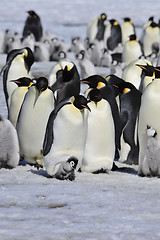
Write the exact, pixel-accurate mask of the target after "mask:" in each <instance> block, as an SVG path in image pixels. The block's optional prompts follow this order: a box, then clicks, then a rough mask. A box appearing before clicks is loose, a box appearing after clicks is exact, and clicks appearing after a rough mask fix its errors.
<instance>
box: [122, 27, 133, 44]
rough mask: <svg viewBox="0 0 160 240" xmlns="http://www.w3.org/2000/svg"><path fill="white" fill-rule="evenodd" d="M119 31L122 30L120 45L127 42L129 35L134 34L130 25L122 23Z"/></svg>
mask: <svg viewBox="0 0 160 240" xmlns="http://www.w3.org/2000/svg"><path fill="white" fill-rule="evenodd" d="M121 30H122V44H123V45H124V43H125V42H126V41H128V39H129V36H130V35H131V34H134V28H133V26H132V25H131V24H130V23H122V24H121Z"/></svg>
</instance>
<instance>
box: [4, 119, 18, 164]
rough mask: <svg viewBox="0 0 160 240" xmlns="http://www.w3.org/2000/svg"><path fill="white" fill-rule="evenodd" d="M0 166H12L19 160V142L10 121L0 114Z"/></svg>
mask: <svg viewBox="0 0 160 240" xmlns="http://www.w3.org/2000/svg"><path fill="white" fill-rule="evenodd" d="M0 149H1V151H0V168H14V167H16V166H17V165H18V163H19V160H20V155H19V142H18V136H17V132H16V129H15V128H14V126H13V125H12V123H11V122H10V121H9V120H8V119H6V118H4V117H2V115H0Z"/></svg>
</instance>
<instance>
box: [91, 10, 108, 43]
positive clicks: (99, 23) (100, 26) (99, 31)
mask: <svg viewBox="0 0 160 240" xmlns="http://www.w3.org/2000/svg"><path fill="white" fill-rule="evenodd" d="M106 19H107V15H106V14H105V13H101V14H100V16H99V17H97V18H95V19H93V20H91V21H90V22H89V23H88V25H87V38H88V39H89V43H91V42H92V41H94V40H95V39H97V40H98V41H101V40H103V37H104V31H105V20H106Z"/></svg>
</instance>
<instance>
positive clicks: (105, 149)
mask: <svg viewBox="0 0 160 240" xmlns="http://www.w3.org/2000/svg"><path fill="white" fill-rule="evenodd" d="M101 90H102V89H98V88H93V89H92V88H91V89H89V90H88V91H87V92H86V95H87V98H89V100H90V101H91V102H89V103H88V106H89V108H90V109H91V112H90V113H89V115H88V130H87V140H86V146H85V152H84V156H83V161H82V166H81V170H82V171H85V172H90V173H103V172H109V171H110V170H111V169H112V166H113V161H114V157H115V150H116V146H115V125H114V120H113V116H112V110H111V105H110V104H109V102H108V101H107V100H106V99H104V98H103V97H102V95H103V94H101Z"/></svg>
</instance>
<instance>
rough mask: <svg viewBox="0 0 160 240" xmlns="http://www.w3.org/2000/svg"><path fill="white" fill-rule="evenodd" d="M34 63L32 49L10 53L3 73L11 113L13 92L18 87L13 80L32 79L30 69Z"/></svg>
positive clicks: (15, 50)
mask: <svg viewBox="0 0 160 240" xmlns="http://www.w3.org/2000/svg"><path fill="white" fill-rule="evenodd" d="M33 63H34V55H33V52H32V51H31V49H30V48H28V47H26V48H22V49H14V50H12V51H11V52H9V53H8V55H7V59H6V64H5V66H4V67H3V68H2V70H1V73H2V72H3V91H4V94H5V100H6V104H7V109H8V111H9V107H10V100H11V95H12V93H13V91H14V90H15V89H16V88H17V87H18V86H17V85H16V84H15V83H14V82H11V80H14V79H18V78H21V77H30V68H31V66H32V64H33Z"/></svg>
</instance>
